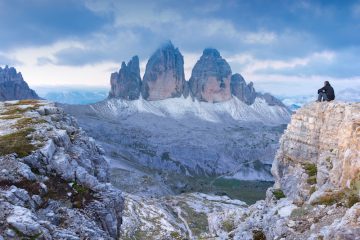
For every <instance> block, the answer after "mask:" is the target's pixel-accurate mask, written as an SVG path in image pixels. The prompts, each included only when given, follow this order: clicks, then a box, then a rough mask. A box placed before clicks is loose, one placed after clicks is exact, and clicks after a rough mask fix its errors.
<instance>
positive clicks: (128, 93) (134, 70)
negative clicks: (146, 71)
mask: <svg viewBox="0 0 360 240" xmlns="http://www.w3.org/2000/svg"><path fill="white" fill-rule="evenodd" d="M110 83H111V90H110V93H109V97H110V98H122V99H127V100H135V99H138V98H139V97H140V87H141V77H140V67H139V57H138V56H133V57H132V58H131V60H130V61H129V62H128V64H126V63H125V62H122V64H121V68H120V70H119V72H115V73H113V74H111V78H110Z"/></svg>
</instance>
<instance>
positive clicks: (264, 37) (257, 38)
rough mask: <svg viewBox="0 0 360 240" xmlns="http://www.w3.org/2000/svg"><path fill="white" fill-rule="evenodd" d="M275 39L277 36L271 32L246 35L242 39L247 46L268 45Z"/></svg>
mask: <svg viewBox="0 0 360 240" xmlns="http://www.w3.org/2000/svg"><path fill="white" fill-rule="evenodd" d="M276 38H277V36H276V34H275V33H273V32H266V31H260V32H255V33H248V34H246V35H245V37H244V42H245V43H249V44H254V43H259V44H268V43H272V42H274V41H275V40H276Z"/></svg>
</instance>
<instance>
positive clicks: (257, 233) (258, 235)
mask: <svg viewBox="0 0 360 240" xmlns="http://www.w3.org/2000/svg"><path fill="white" fill-rule="evenodd" d="M253 240H266V236H265V233H263V231H262V230H253Z"/></svg>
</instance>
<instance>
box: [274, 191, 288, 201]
mask: <svg viewBox="0 0 360 240" xmlns="http://www.w3.org/2000/svg"><path fill="white" fill-rule="evenodd" d="M273 194H274V196H275V197H276V199H278V200H279V199H280V198H284V197H285V194H284V192H283V191H282V190H281V189H274V190H273Z"/></svg>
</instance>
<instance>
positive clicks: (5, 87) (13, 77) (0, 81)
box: [0, 65, 40, 101]
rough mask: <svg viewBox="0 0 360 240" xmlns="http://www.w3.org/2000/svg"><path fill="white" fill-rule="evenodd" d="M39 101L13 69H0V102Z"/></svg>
mask: <svg viewBox="0 0 360 240" xmlns="http://www.w3.org/2000/svg"><path fill="white" fill-rule="evenodd" d="M21 99H40V98H39V96H38V95H37V94H36V93H35V91H34V90H32V89H30V88H29V86H28V84H27V83H26V82H25V81H24V79H23V77H22V75H21V73H20V72H17V71H16V69H15V68H14V67H9V66H8V65H6V66H5V68H1V67H0V101H7V100H21Z"/></svg>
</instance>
